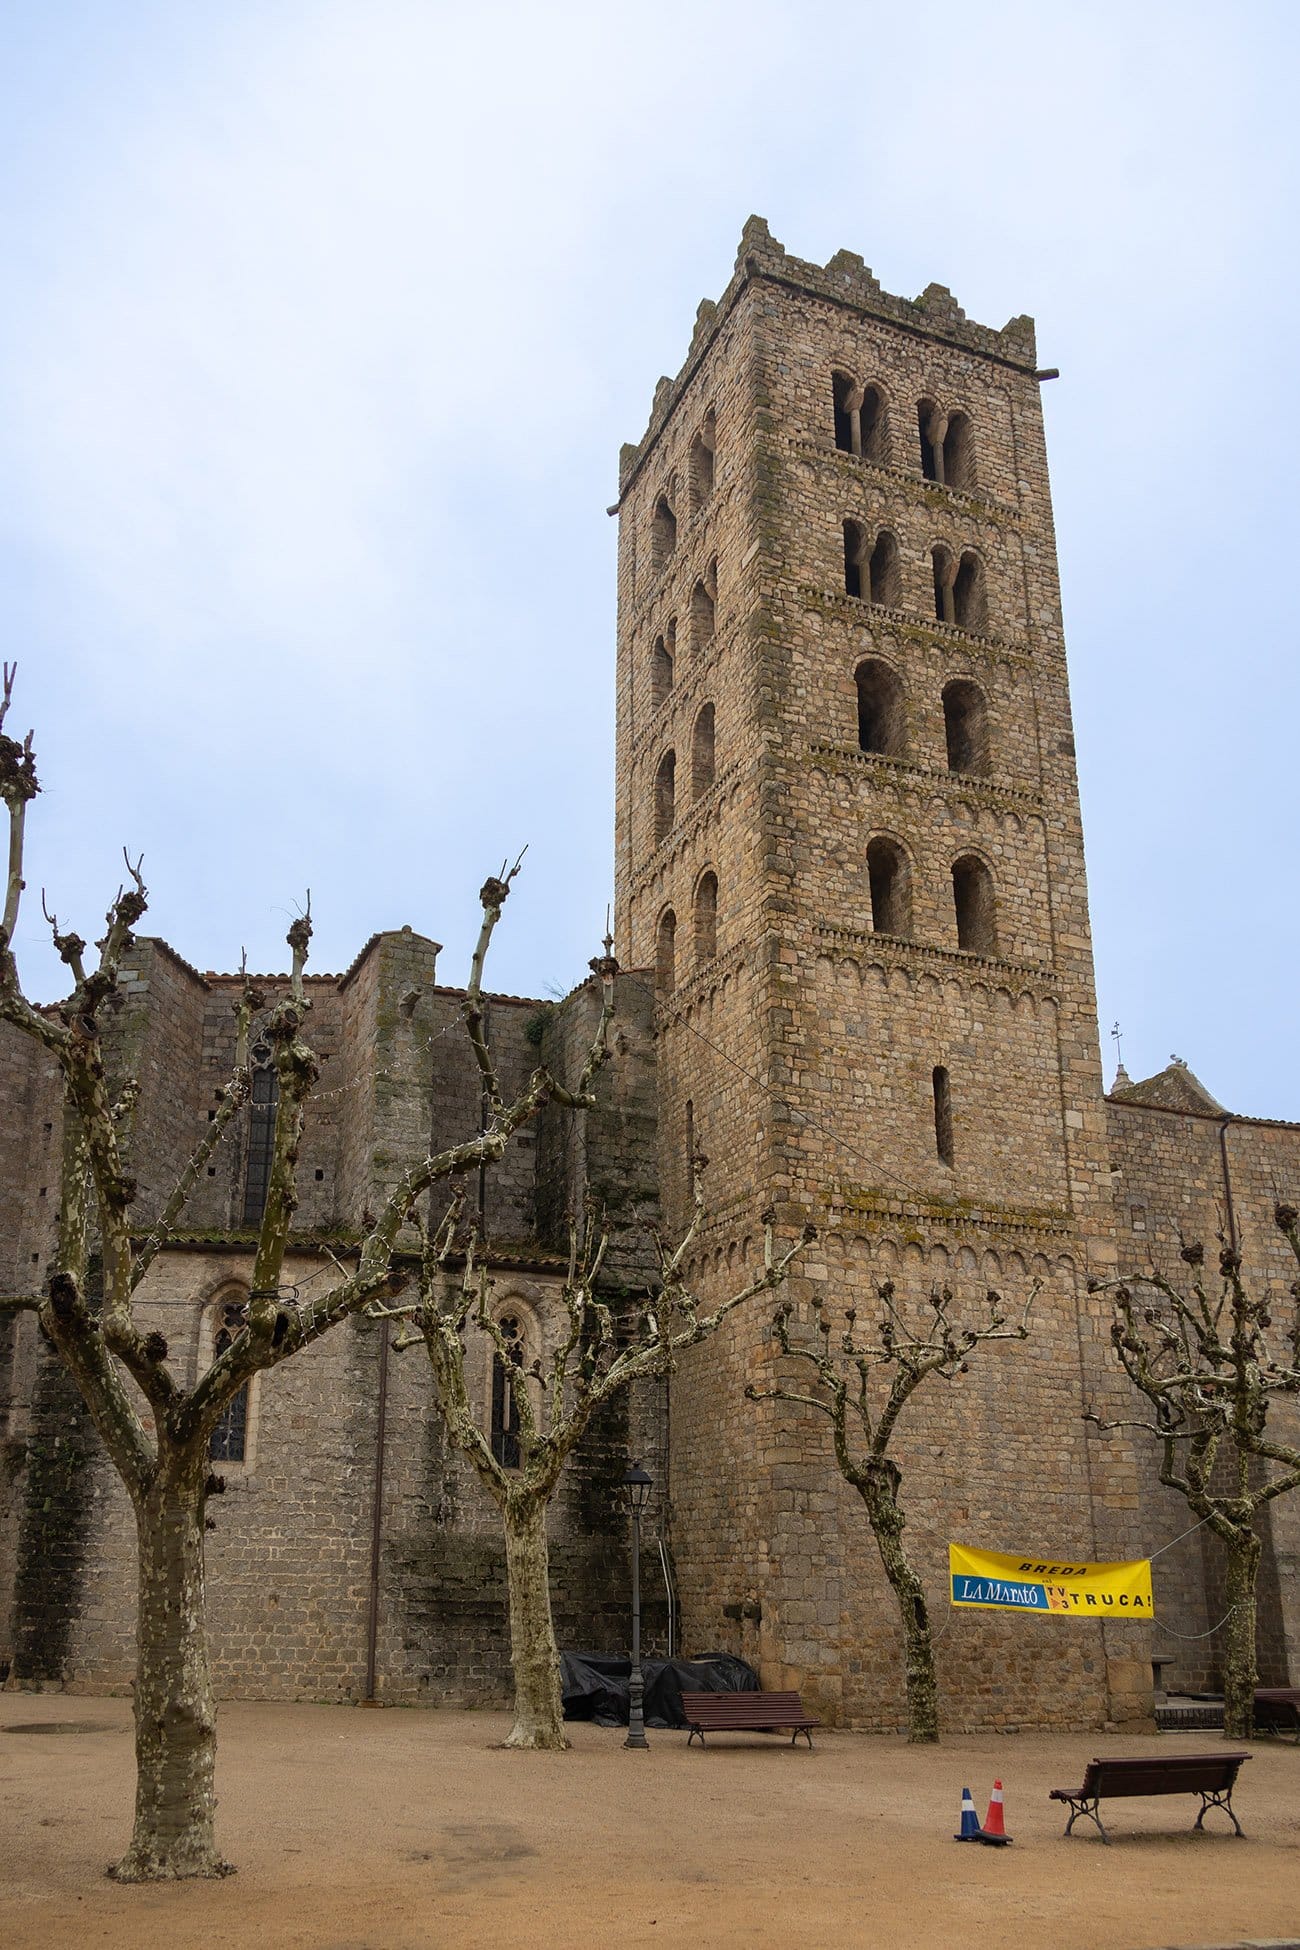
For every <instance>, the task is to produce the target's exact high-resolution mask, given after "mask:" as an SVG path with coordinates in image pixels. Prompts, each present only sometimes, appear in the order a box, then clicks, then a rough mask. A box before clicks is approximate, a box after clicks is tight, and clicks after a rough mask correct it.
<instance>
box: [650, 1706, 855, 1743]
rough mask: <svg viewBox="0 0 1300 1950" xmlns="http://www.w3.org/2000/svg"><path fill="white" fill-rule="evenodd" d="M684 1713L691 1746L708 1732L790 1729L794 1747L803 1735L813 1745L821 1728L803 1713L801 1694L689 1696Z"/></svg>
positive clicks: (701, 1740)
mask: <svg viewBox="0 0 1300 1950" xmlns="http://www.w3.org/2000/svg"><path fill="white" fill-rule="evenodd" d="M682 1713H683V1715H684V1716H685V1720H686V1724H687V1726H688V1727H689V1728H690V1730H691V1731H690V1738H689V1739H688V1740H687V1742H686V1744H687V1746H688V1747H689V1746H690V1745H691V1744H692V1742H693V1741H694V1740H695V1739H696V1738H697V1736H698V1739H699V1742H700V1745H701V1747H702V1746H703V1745H704V1736H705V1734H706V1733H776V1732H784V1731H786V1730H787V1729H788V1730H789V1734H790V1745H791V1746H792V1747H793V1746H794V1745H795V1743H796V1741H797V1740H798V1738H799V1735H800V1734H802V1735H803V1737H804V1739H805V1740H806V1741H807V1742H808V1745H809V1746H810V1747H811V1746H812V1729H813V1728H814V1727H819V1726H820V1725H821V1721H820V1720H814V1719H813V1718H812V1717H811V1716H810V1715H809V1714H807V1713H805V1712H804V1706H803V1701H802V1700H801V1699H800V1697H799V1695H798V1693H687V1692H683V1694H682Z"/></svg>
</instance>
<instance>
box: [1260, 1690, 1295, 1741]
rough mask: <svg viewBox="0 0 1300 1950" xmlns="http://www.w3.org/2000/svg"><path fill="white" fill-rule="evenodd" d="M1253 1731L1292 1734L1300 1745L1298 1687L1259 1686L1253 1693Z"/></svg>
mask: <svg viewBox="0 0 1300 1950" xmlns="http://www.w3.org/2000/svg"><path fill="white" fill-rule="evenodd" d="M1255 1731H1256V1732H1257V1733H1293V1734H1294V1735H1295V1737H1296V1743H1297V1745H1300V1686H1260V1687H1258V1688H1257V1689H1256V1692H1255Z"/></svg>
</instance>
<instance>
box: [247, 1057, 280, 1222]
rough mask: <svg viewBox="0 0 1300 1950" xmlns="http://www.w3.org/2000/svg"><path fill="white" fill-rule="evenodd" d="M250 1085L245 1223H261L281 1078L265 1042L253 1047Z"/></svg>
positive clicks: (272, 1152)
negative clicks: (251, 1084)
mask: <svg viewBox="0 0 1300 1950" xmlns="http://www.w3.org/2000/svg"><path fill="white" fill-rule="evenodd" d="M253 1065H254V1068H253V1088H252V1094H251V1097H250V1099H249V1105H248V1157H247V1160H246V1162H245V1167H244V1224H245V1225H246V1226H260V1225H261V1223H262V1214H263V1212H265V1210H266V1194H267V1192H268V1190H269V1189H270V1184H271V1161H272V1159H273V1157H274V1156H275V1112H276V1105H277V1104H278V1103H279V1101H280V1079H279V1077H278V1076H277V1075H276V1072H275V1065H274V1064H273V1062H272V1061H271V1052H270V1050H269V1049H267V1047H266V1045H265V1044H264V1043H260V1044H259V1045H258V1047H257V1048H256V1049H255V1050H254V1051H253Z"/></svg>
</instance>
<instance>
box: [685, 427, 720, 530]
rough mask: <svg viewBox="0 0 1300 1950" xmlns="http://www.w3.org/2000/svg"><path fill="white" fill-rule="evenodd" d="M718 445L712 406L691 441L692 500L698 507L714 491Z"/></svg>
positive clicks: (702, 504) (700, 506) (701, 505)
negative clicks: (715, 456) (715, 457)
mask: <svg viewBox="0 0 1300 1950" xmlns="http://www.w3.org/2000/svg"><path fill="white" fill-rule="evenodd" d="M716 445H717V430H716V422H715V420H714V417H713V410H712V408H710V409H709V411H708V412H707V413H706V414H705V416H704V425H703V426H702V427H701V428H700V430H699V432H698V433H697V434H696V436H695V438H694V440H692V442H691V466H690V473H691V500H692V502H693V504H694V505H695V507H697V508H702V507H703V506H704V504H705V502H706V501H707V500H708V498H709V496H710V495H711V494H712V493H713V480H714V448H715V447H716Z"/></svg>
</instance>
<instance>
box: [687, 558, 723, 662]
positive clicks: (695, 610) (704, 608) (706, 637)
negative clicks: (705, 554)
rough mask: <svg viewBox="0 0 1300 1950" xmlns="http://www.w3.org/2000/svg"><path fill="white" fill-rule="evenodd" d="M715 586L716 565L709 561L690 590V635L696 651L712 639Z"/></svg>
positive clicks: (716, 580)
mask: <svg viewBox="0 0 1300 1950" xmlns="http://www.w3.org/2000/svg"><path fill="white" fill-rule="evenodd" d="M717 587H718V565H717V563H716V562H711V563H710V564H709V567H708V570H707V571H706V573H705V574H704V575H702V576H701V577H700V580H699V581H698V582H697V583H696V585H695V587H694V589H692V591H691V637H692V640H693V644H694V648H695V649H696V651H700V650H703V649H705V648H706V646H707V645H708V644H710V643H712V641H713V630H714V623H715V619H716V614H717V605H716V602H715V600H714V598H715V595H716V592H717Z"/></svg>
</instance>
